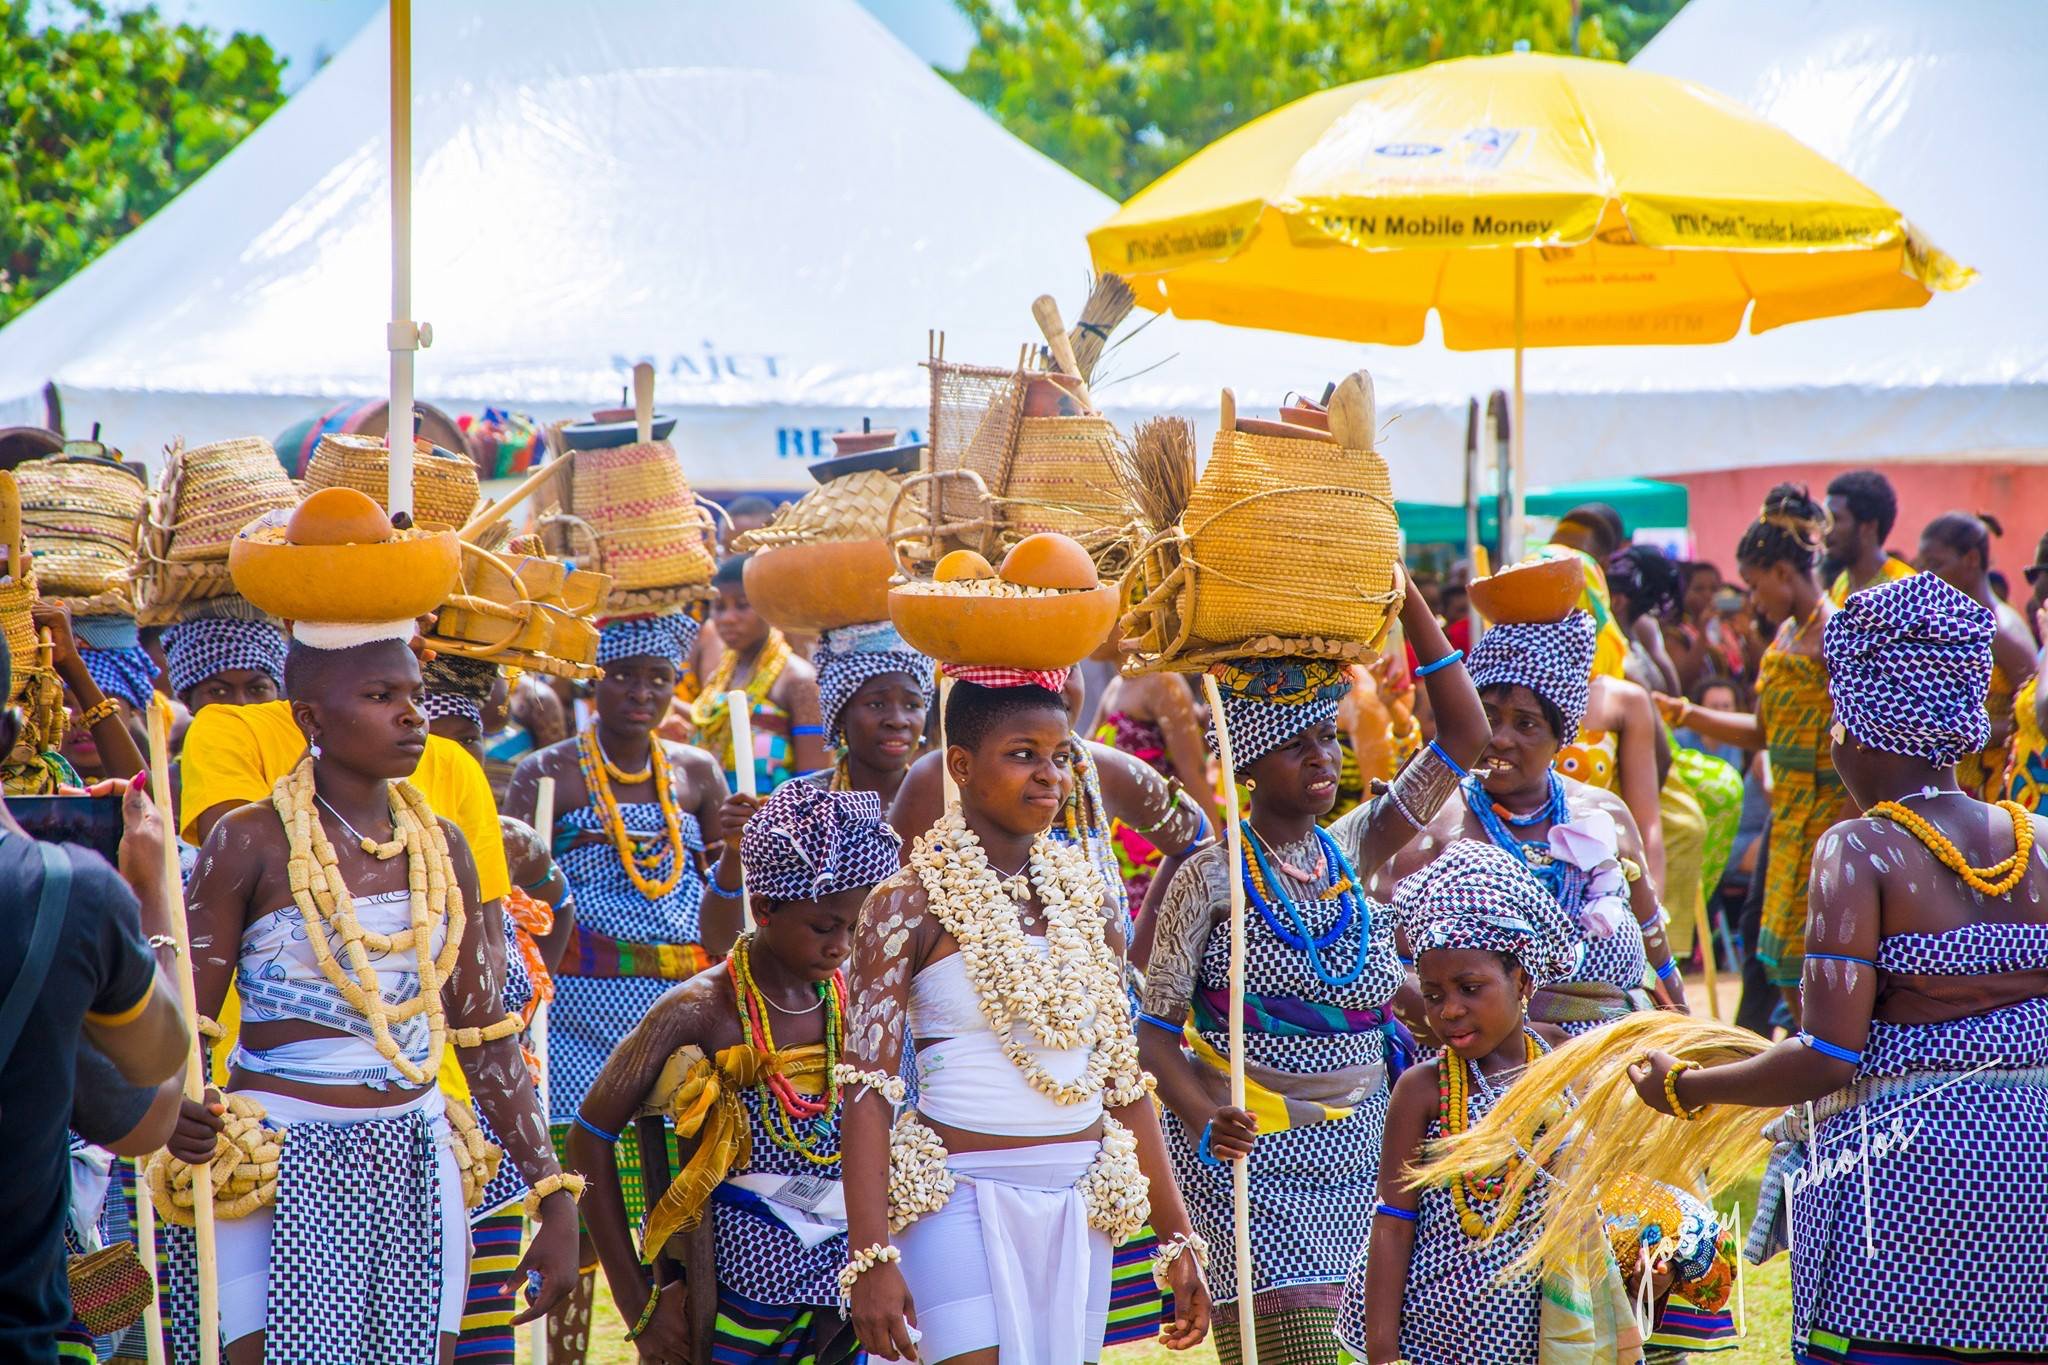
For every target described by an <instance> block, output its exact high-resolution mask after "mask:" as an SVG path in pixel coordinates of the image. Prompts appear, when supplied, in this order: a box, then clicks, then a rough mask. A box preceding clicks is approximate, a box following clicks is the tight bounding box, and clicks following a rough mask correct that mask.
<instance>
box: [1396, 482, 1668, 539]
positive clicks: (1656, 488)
mask: <svg viewBox="0 0 2048 1365" xmlns="http://www.w3.org/2000/svg"><path fill="white" fill-rule="evenodd" d="M1498 501H1499V500H1498V499H1496V498H1495V497H1494V496H1493V495H1492V494H1491V493H1489V494H1487V495H1486V496H1485V497H1483V498H1481V499H1480V500H1479V538H1480V539H1481V540H1483V541H1488V542H1493V541H1497V540H1499V539H1500V509H1499V506H1498ZM1588 502H1604V503H1606V504H1607V505H1608V506H1610V507H1612V508H1613V509H1614V510H1615V511H1617V512H1619V513H1621V521H1622V524H1623V525H1624V526H1626V527H1628V528H1629V529H1630V530H1631V531H1633V530H1635V529H1636V528H1637V527H1639V526H1667V527H1668V526H1685V525H1688V524H1689V522H1690V517H1691V502H1690V495H1689V491H1688V490H1687V488H1686V486H1685V485H1684V484H1682V483H1662V482H1659V481H1658V480H1656V479H1596V480H1594V481H1593V482H1591V483H1567V484H1559V485H1558V486H1556V487H1554V488H1532V489H1530V490H1529V503H1528V506H1529V515H1530V516H1534V517H1561V516H1563V515H1564V514H1565V513H1566V512H1569V511H1571V510H1572V508H1574V507H1577V506H1579V505H1580V504H1582V503H1588ZM1394 508H1395V511H1396V512H1397V513H1398V514H1399V515H1400V518H1401V531H1402V534H1404V535H1405V536H1407V537H1408V543H1409V544H1410V545H1463V544H1464V543H1465V509H1464V508H1463V507H1462V506H1460V505H1459V504H1458V503H1455V502H1449V503H1437V502H1397V503H1395V504H1394Z"/></svg>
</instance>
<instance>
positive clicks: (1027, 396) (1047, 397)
mask: <svg viewBox="0 0 2048 1365" xmlns="http://www.w3.org/2000/svg"><path fill="white" fill-rule="evenodd" d="M1080 388H1081V381H1080V380H1079V379H1077V378H1075V377H1074V376H1073V375H1070V374H1058V373H1054V372H1050V371H1048V372H1046V373H1043V374H1033V375H1030V376H1027V377H1026V378H1025V380H1024V415H1025V416H1026V417H1080V416H1082V415H1083V414H1085V413H1086V412H1087V411H1088V409H1087V408H1085V407H1083V406H1081V400H1080V399H1079V398H1077V397H1076V396H1075V395H1076V394H1077V393H1078V392H1079V391H1080Z"/></svg>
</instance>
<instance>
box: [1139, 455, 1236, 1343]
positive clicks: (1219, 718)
mask: <svg viewBox="0 0 2048 1365" xmlns="http://www.w3.org/2000/svg"><path fill="white" fill-rule="evenodd" d="M1155 425H1156V424H1155ZM1202 691H1203V693H1204V694H1205V695H1206V696H1207V697H1208V699H1209V714H1210V715H1211V716H1212V717H1213V718H1214V719H1215V722H1216V749H1217V754H1218V757H1220V758H1221V759H1222V761H1223V804H1224V807H1225V817H1226V819H1227V821H1228V829H1227V832H1226V833H1227V843H1228V845H1229V849H1230V866H1231V867H1232V869H1236V868H1238V867H1240V866H1242V865H1243V861H1244V832H1243V825H1242V823H1241V822H1240V820H1239V817H1238V806H1237V783H1236V782H1235V781H1233V780H1232V778H1231V774H1233V773H1235V772H1236V771H1237V765H1236V763H1235V762H1234V761H1233V758H1232V754H1231V746H1230V726H1229V724H1228V723H1227V722H1226V721H1225V720H1224V716H1223V693H1222V691H1221V690H1220V689H1219V688H1218V687H1217V686H1216V677H1215V675H1214V674H1211V673H1204V674H1203V675H1202ZM1225 880H1226V881H1228V882H1229V883H1230V1103H1231V1107H1233V1108H1236V1109H1242V1108H1244V1107H1245V1095H1244V955H1245V946H1244V879H1243V878H1241V877H1238V876H1236V875H1234V873H1233V875H1232V876H1230V877H1227V878H1225ZM1251 1178H1252V1170H1251V1158H1249V1157H1246V1158H1245V1159H1244V1160H1242V1161H1233V1162H1231V1163H1230V1190H1231V1204H1232V1226H1233V1231H1234V1232H1235V1234H1236V1235H1235V1237H1234V1238H1233V1248H1234V1250H1235V1252H1236V1257H1237V1337H1238V1353H1239V1356H1240V1358H1241V1359H1242V1360H1243V1361H1244V1365H1259V1342H1258V1334H1257V1332H1256V1330H1255V1327H1254V1322H1253V1313H1252V1190H1251Z"/></svg>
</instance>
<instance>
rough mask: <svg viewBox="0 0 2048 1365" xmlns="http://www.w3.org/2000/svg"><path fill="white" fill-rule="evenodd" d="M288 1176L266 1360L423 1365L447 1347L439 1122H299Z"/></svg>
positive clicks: (277, 1234)
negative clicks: (442, 1333)
mask: <svg viewBox="0 0 2048 1365" xmlns="http://www.w3.org/2000/svg"><path fill="white" fill-rule="evenodd" d="M290 1132H291V1136H290V1137H289V1139H288V1140H287V1141H286V1142H285V1144H284V1157H283V1159H282V1163H281V1165H280V1166H279V1169H278V1178H277V1205H276V1209H275V1222H274V1224H273V1225H272V1230H271V1236H270V1264H271V1266H272V1274H271V1280H270V1289H269V1297H268V1299H267V1303H266V1308H265V1314H264V1328H263V1330H264V1355H265V1357H266V1358H267V1359H271V1360H279V1361H285V1360H289V1361H293V1362H295V1363H296V1362H305V1363H306V1365H328V1363H329V1362H332V1365H414V1363H415V1362H418V1361H423V1360H432V1359H434V1358H435V1355H436V1352H437V1351H438V1349H439V1320H440V1299H441V1280H442V1277H443V1275H444V1274H460V1273H461V1271H460V1270H459V1269H457V1268H455V1267H450V1266H444V1265H443V1264H442V1258H441V1244H442V1231H441V1196H440V1189H439V1181H440V1169H441V1166H440V1160H439V1154H438V1152H437V1150H436V1141H437V1139H436V1138H435V1135H434V1130H433V1125H432V1122H431V1120H430V1119H429V1117H428V1115H427V1114H425V1113H424V1112H421V1111H418V1110H415V1111H413V1112H411V1113H407V1114H401V1115H397V1116H394V1117H391V1118H382V1119H368V1120H365V1121H363V1122H360V1123H319V1122H310V1123H309V1122H298V1123H294V1124H292V1125H291V1128H290Z"/></svg>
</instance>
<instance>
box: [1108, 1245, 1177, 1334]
mask: <svg viewBox="0 0 2048 1365" xmlns="http://www.w3.org/2000/svg"><path fill="white" fill-rule="evenodd" d="M1157 1250H1159V1234H1158V1233H1156V1232H1154V1231H1153V1230H1152V1226H1151V1224H1149V1223H1148V1224H1146V1225H1145V1226H1144V1227H1142V1228H1139V1229H1138V1230H1137V1231H1136V1232H1134V1233H1132V1234H1131V1239H1130V1240H1129V1241H1128V1242H1125V1243H1124V1244H1123V1245H1122V1246H1120V1247H1118V1248H1117V1249H1116V1252H1115V1254H1114V1255H1113V1256H1112V1258H1111V1260H1110V1264H1109V1326H1108V1328H1107V1329H1106V1330H1105V1332H1104V1333H1103V1338H1102V1344H1103V1345H1104V1346H1122V1345H1124V1344H1125V1343H1127V1342H1133V1341H1148V1342H1149V1341H1156V1340H1158V1338H1159V1329H1160V1328H1161V1327H1163V1326H1165V1325H1166V1324H1167V1323H1170V1322H1172V1321H1173V1295H1171V1294H1162V1293H1161V1292H1160V1291H1159V1286H1158V1284H1157V1283H1156V1282H1154V1280H1153V1279H1152V1253H1153V1252H1155V1251H1157Z"/></svg>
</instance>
